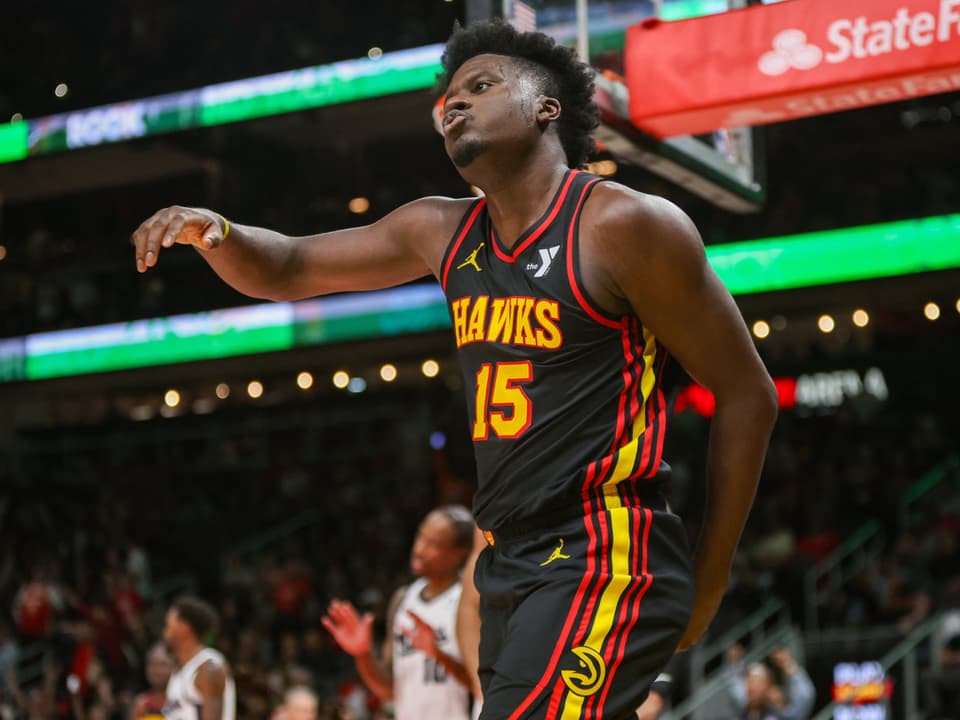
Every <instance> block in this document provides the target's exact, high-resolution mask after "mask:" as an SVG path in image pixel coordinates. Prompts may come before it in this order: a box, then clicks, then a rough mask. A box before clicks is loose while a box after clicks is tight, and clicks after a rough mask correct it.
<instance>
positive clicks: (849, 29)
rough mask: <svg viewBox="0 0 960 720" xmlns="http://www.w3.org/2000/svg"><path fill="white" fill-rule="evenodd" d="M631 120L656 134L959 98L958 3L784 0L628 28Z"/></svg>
mask: <svg viewBox="0 0 960 720" xmlns="http://www.w3.org/2000/svg"><path fill="white" fill-rule="evenodd" d="M626 79H627V86H628V88H629V91H630V119H631V120H632V121H633V123H634V124H635V125H637V127H639V128H641V129H643V130H645V131H647V132H649V133H651V134H653V135H655V136H657V137H670V136H673V135H690V134H696V133H703V132H708V131H710V130H715V129H717V128H722V127H738V126H742V125H762V124H765V123H771V122H782V121H785V120H793V119H796V118H802V117H807V116H810V115H819V114H823V113H829V112H838V111H842V110H853V109H856V108H861V107H866V106H869V105H878V104H881V103H887V102H896V101H898V100H906V99H909V98H913V97H920V96H923V95H935V94H937V93H945V92H951V91H954V90H960V0H790V2H784V3H779V4H776V5H755V6H753V7H749V8H745V9H742V10H735V11H732V12H728V13H723V14H720V15H711V16H708V17H702V18H696V19H691V20H681V21H677V22H660V21H656V20H653V21H647V22H644V23H642V24H640V25H635V26H633V27H631V28H629V29H628V30H627V48H626Z"/></svg>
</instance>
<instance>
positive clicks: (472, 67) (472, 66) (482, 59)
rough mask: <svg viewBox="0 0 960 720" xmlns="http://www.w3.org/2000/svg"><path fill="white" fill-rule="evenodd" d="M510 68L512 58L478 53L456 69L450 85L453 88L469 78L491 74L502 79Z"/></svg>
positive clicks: (511, 66)
mask: <svg viewBox="0 0 960 720" xmlns="http://www.w3.org/2000/svg"><path fill="white" fill-rule="evenodd" d="M512 68H513V58H512V57H510V56H509V55H498V54H496V53H480V54H479V55H474V56H473V57H472V58H470V59H469V60H467V61H465V62H464V63H463V65H461V66H460V67H458V68H457V71H456V72H455V73H454V74H453V77H452V78H451V79H450V85H451V86H454V85H456V84H457V83H461V82H466V81H467V80H468V79H469V78H471V77H473V76H475V75H481V74H483V73H491V74H494V75H497V76H499V77H504V76H505V75H506V74H507V73H508V72H509V71H510V69H512Z"/></svg>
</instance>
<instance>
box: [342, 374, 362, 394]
mask: <svg viewBox="0 0 960 720" xmlns="http://www.w3.org/2000/svg"><path fill="white" fill-rule="evenodd" d="M366 389H367V381H366V380H364V379H363V378H362V377H352V378H350V382H348V383H347V392H349V393H353V394H354V395H359V394H360V393H362V392H363V391H364V390H366Z"/></svg>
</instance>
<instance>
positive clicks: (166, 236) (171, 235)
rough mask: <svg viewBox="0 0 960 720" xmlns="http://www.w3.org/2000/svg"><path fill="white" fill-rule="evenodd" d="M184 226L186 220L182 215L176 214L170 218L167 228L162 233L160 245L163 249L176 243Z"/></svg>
mask: <svg viewBox="0 0 960 720" xmlns="http://www.w3.org/2000/svg"><path fill="white" fill-rule="evenodd" d="M186 224H187V219H186V218H185V217H184V216H183V215H182V214H177V215H174V216H173V217H172V218H170V220H169V222H168V224H167V227H166V228H165V229H164V231H163V237H162V238H161V239H160V244H161V245H162V246H163V247H165V248H168V247H173V244H174V243H175V242H176V241H177V238H178V237H180V233H181V232H183V227H184V225H186Z"/></svg>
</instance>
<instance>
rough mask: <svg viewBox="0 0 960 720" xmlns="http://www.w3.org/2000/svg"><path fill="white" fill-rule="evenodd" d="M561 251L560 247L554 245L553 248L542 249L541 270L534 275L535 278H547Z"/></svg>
mask: <svg viewBox="0 0 960 720" xmlns="http://www.w3.org/2000/svg"><path fill="white" fill-rule="evenodd" d="M559 251H560V246H559V245H554V246H553V247H548V248H540V268H539V269H538V270H537V272H535V273H534V274H533V276H534V277H535V278H539V277H546V275H547V273H548V272H550V266H551V265H552V264H553V259H554V258H555V257H556V256H557V253H558V252H559Z"/></svg>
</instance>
